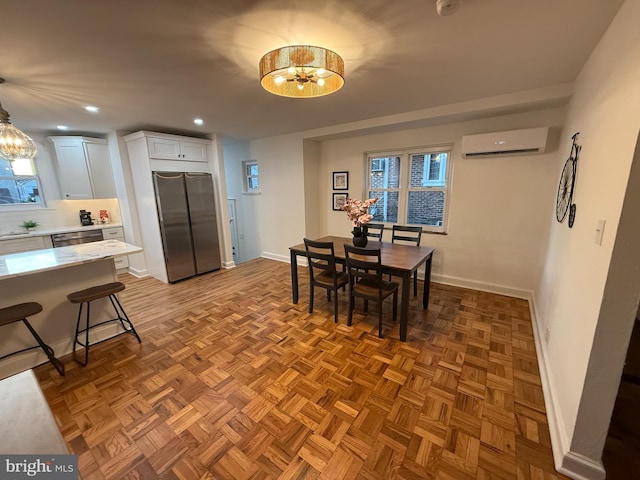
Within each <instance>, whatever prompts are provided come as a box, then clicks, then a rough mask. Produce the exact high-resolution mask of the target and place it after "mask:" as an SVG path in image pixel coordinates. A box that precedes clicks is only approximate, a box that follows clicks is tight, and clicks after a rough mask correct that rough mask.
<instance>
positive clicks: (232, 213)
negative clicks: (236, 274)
mask: <svg viewBox="0 0 640 480" xmlns="http://www.w3.org/2000/svg"><path fill="white" fill-rule="evenodd" d="M227 205H228V208H229V229H230V230H231V250H232V252H233V262H234V263H235V264H236V265H237V264H238V263H241V262H242V256H241V255H240V245H239V244H238V222H237V220H236V200H235V198H228V199H227Z"/></svg>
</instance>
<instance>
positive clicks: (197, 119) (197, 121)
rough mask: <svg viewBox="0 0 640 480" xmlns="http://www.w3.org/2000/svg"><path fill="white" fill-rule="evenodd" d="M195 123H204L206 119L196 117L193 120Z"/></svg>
mask: <svg viewBox="0 0 640 480" xmlns="http://www.w3.org/2000/svg"><path fill="white" fill-rule="evenodd" d="M193 123H195V124H196V125H204V120H203V119H201V118H195V119H194V120H193Z"/></svg>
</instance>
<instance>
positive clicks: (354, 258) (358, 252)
mask: <svg viewBox="0 0 640 480" xmlns="http://www.w3.org/2000/svg"><path fill="white" fill-rule="evenodd" d="M344 253H345V257H346V262H347V274H348V275H349V315H348V317H347V325H351V321H352V319H353V309H354V307H355V297H361V298H364V301H365V312H366V311H367V302H368V301H369V300H372V301H375V302H376V304H377V306H378V337H380V338H382V303H383V301H384V299H386V298H387V297H389V296H390V295H393V321H394V322H395V321H396V318H397V317H398V284H397V283H395V282H388V281H385V280H384V279H383V278H382V262H381V255H380V249H379V248H358V247H352V246H351V245H346V244H345V246H344Z"/></svg>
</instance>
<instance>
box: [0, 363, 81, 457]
mask: <svg viewBox="0 0 640 480" xmlns="http://www.w3.org/2000/svg"><path fill="white" fill-rule="evenodd" d="M0 438H2V444H1V445H0V453H2V454H3V455H7V454H14V455H34V454H35V455H39V454H42V455H44V454H48V455H56V454H65V455H66V454H68V453H69V450H68V449H67V445H66V444H65V442H64V439H63V438H62V435H61V434H60V430H58V426H57V425H56V421H55V420H54V418H53V414H52V413H51V410H50V409H49V405H48V404H47V401H46V399H45V398H44V395H43V393H42V390H41V389H40V385H38V381H37V380H36V377H35V375H34V374H33V371H31V370H27V371H26V372H22V373H18V374H17V375H13V376H12V377H9V378H6V379H4V380H0Z"/></svg>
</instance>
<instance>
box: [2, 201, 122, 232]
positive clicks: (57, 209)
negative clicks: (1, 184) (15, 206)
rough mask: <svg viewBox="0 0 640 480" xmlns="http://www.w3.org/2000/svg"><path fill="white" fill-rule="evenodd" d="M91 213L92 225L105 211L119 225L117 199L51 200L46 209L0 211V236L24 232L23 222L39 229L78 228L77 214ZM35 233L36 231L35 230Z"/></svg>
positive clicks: (78, 218) (112, 221) (78, 219)
mask: <svg viewBox="0 0 640 480" xmlns="http://www.w3.org/2000/svg"><path fill="white" fill-rule="evenodd" d="M80 210H87V211H89V212H91V217H92V218H93V221H94V223H96V224H97V223H98V222H97V221H98V219H99V218H100V210H107V211H108V212H109V217H110V218H111V223H121V222H122V221H121V217H120V206H119V204H118V199H117V198H109V199H98V200H51V201H49V202H47V208H42V209H37V210H15V211H6V210H0V235H2V234H7V233H12V232H21V231H24V230H23V228H22V227H21V225H22V223H23V222H24V221H25V220H35V221H36V222H38V223H39V224H40V227H39V228H56V227H76V226H77V227H80V217H79V215H78V212H79V211H80ZM36 231H37V229H36Z"/></svg>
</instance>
